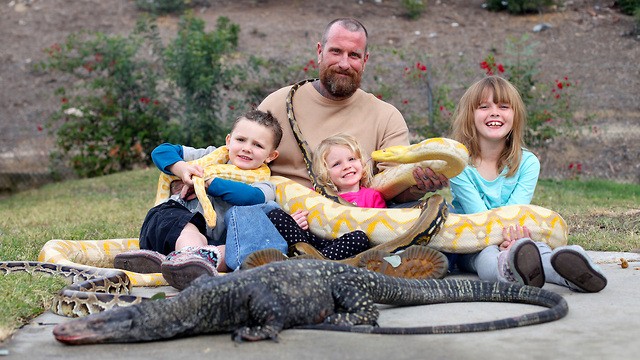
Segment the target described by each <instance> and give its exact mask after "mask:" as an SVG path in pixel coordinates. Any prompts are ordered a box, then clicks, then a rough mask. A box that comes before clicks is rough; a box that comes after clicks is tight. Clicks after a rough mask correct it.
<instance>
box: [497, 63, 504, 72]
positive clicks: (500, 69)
mask: <svg viewBox="0 0 640 360" xmlns="http://www.w3.org/2000/svg"><path fill="white" fill-rule="evenodd" d="M498 70H499V71H500V72H504V66H502V64H498Z"/></svg>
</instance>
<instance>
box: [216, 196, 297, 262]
mask: <svg viewBox="0 0 640 360" xmlns="http://www.w3.org/2000/svg"><path fill="white" fill-rule="evenodd" d="M276 208H280V206H278V204H277V203H276V202H275V201H269V202H268V203H266V204H258V205H251V206H233V207H232V208H231V209H229V211H227V213H226V214H225V216H224V223H225V225H226V227H227V241H226V247H225V262H226V263H227V266H228V267H229V268H230V269H233V270H236V269H238V268H239V267H240V264H242V261H243V260H244V258H245V257H247V255H249V254H251V253H252V252H254V251H258V250H262V249H269V248H273V249H277V250H280V251H282V252H283V253H284V254H286V253H287V251H288V247H287V242H286V241H285V240H284V238H283V237H282V235H280V233H279V232H278V230H276V228H275V226H274V225H273V224H272V223H271V221H270V220H269V218H268V217H267V213H268V212H269V211H271V210H273V209H276Z"/></svg>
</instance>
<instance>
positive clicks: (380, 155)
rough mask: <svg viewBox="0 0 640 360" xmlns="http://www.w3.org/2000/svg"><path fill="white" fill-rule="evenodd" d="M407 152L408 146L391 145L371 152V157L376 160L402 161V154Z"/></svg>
mask: <svg viewBox="0 0 640 360" xmlns="http://www.w3.org/2000/svg"><path fill="white" fill-rule="evenodd" d="M406 152H407V146H403V145H398V146H390V147H388V148H384V149H381V150H376V151H374V152H372V153H371V158H372V159H373V160H375V161H390V162H401V160H402V156H403V155H404V154H405V153H406Z"/></svg>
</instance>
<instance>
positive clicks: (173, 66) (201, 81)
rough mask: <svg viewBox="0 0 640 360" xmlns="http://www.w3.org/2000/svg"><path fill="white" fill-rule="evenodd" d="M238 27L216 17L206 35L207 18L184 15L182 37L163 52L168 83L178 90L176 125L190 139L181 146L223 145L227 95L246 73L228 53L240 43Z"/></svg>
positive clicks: (181, 26) (175, 111) (179, 34)
mask: <svg viewBox="0 0 640 360" xmlns="http://www.w3.org/2000/svg"><path fill="white" fill-rule="evenodd" d="M239 32H240V27H239V26H238V25H235V24H230V21H229V19H228V18H226V17H221V18H219V19H218V22H217V26H216V30H214V31H211V32H208V33H207V32H205V23H204V20H202V19H200V18H196V17H193V16H185V17H182V19H181V20H180V26H179V31H178V36H177V37H176V38H175V39H174V40H173V41H172V42H171V43H170V44H169V45H168V46H167V47H166V49H163V52H162V54H163V59H164V66H165V69H166V73H167V79H168V80H169V83H170V84H171V86H172V87H173V88H174V91H173V93H175V94H176V96H175V105H176V106H174V108H173V110H174V114H175V117H174V121H176V122H177V123H178V124H179V125H180V128H181V129H182V131H181V132H180V133H182V134H185V135H186V136H185V137H183V138H182V139H176V140H177V141H174V142H179V143H185V144H190V145H193V146H199V147H200V146H207V145H211V144H222V143H224V137H225V135H226V129H225V127H224V125H225V123H226V121H225V119H224V118H223V115H226V113H225V112H224V111H223V106H225V101H223V97H224V96H225V92H226V91H227V90H228V87H229V86H230V85H231V84H236V83H239V82H240V81H241V80H242V76H243V74H244V72H243V71H242V70H241V68H240V67H239V66H235V65H233V64H232V63H231V62H230V61H229V59H228V58H227V55H228V54H230V53H231V52H232V51H233V49H234V48H235V47H236V46H237V44H238V33H239Z"/></svg>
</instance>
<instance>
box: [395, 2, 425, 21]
mask: <svg viewBox="0 0 640 360" xmlns="http://www.w3.org/2000/svg"><path fill="white" fill-rule="evenodd" d="M400 3H401V4H402V7H403V8H404V12H405V15H406V16H407V17H408V18H409V19H411V20H416V19H418V18H420V15H422V13H423V12H425V10H426V9H427V4H426V2H425V0H401V1H400Z"/></svg>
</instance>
